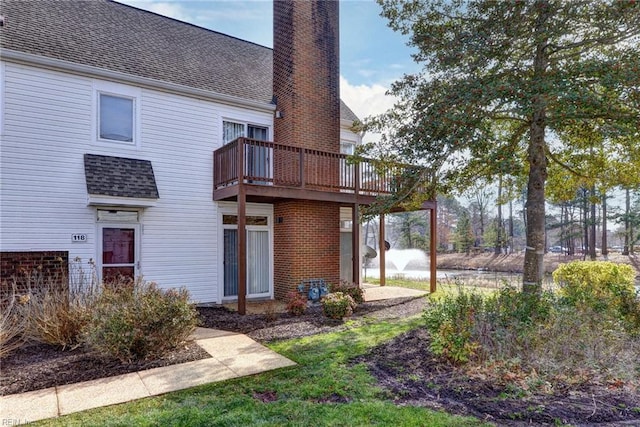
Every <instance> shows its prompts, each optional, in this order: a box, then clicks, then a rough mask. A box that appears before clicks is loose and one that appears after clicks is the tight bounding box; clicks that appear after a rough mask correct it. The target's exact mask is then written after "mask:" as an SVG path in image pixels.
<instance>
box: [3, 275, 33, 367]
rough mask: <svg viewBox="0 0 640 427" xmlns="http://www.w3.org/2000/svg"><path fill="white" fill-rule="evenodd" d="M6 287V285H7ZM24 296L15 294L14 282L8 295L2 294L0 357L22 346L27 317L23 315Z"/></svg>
mask: <svg viewBox="0 0 640 427" xmlns="http://www.w3.org/2000/svg"><path fill="white" fill-rule="evenodd" d="M7 288H8V287H7ZM26 302H27V301H26V298H20V296H17V295H16V287H15V284H14V285H13V286H12V288H11V291H10V293H9V294H8V295H2V301H1V303H0V304H1V305H0V307H1V308H2V313H1V314H0V357H4V356H7V355H8V354H9V353H11V352H12V351H14V350H16V349H18V348H20V347H22V345H23V344H24V341H25V336H24V329H25V322H26V319H27V317H26V316H25V315H24V303H26Z"/></svg>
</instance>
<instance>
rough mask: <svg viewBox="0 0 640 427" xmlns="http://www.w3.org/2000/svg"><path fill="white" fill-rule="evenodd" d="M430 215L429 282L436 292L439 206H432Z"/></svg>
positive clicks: (432, 289) (431, 288)
mask: <svg viewBox="0 0 640 427" xmlns="http://www.w3.org/2000/svg"><path fill="white" fill-rule="evenodd" d="M434 203H435V202H434ZM430 214H431V215H430V216H429V226H430V229H431V230H430V234H431V241H430V242H429V251H430V252H431V253H430V254H429V268H430V277H429V279H430V283H429V292H431V293H434V292H435V291H436V274H437V272H438V269H437V264H436V242H437V241H438V236H437V232H438V231H437V228H438V227H437V225H438V222H437V221H438V209H437V206H432V207H431V209H430Z"/></svg>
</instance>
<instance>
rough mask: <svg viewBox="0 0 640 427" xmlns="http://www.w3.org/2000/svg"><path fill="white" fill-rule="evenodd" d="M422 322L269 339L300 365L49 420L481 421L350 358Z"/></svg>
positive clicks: (142, 423) (79, 422) (177, 422)
mask: <svg viewBox="0 0 640 427" xmlns="http://www.w3.org/2000/svg"><path fill="white" fill-rule="evenodd" d="M419 323H420V318H419V317H414V318H412V319H408V320H404V321H402V322H394V323H389V322H375V323H374V322H371V323H368V324H366V325H365V326H361V327H358V328H354V329H349V330H347V331H344V332H339V333H330V334H322V335H315V336H312V337H306V338H300V339H294V340H288V341H283V342H278V343H275V344H272V345H270V347H271V348H272V349H273V350H275V351H277V352H278V353H280V354H283V355H284V356H286V357H288V358H290V359H292V360H294V361H295V362H297V363H298V366H294V367H291V368H285V369H281V370H277V371H272V372H266V373H263V374H260V375H255V376H251V377H244V378H238V379H234V380H229V381H225V382H220V383H214V384H209V385H205V386H200V387H196V388H192V389H188V390H183V391H180V392H175V393H169V394H166V395H163V396H159V397H154V398H148V399H142V400H138V401H135V402H131V403H126V404H122V405H116V406H111V407H106V408H99V409H95V410H90V411H86V412H82V413H78V414H72V415H69V416H65V417H62V418H59V419H53V420H45V421H42V422H40V423H37V424H35V425H39V426H42V425H51V426H88V425H91V426H98V425H99V426H243V427H244V426H259V425H263V426H370V425H382V426H386V425H389V426H399V425H402V426H454V425H455V426H479V425H486V424H483V423H481V422H480V421H478V420H475V419H472V418H462V417H458V416H452V415H449V414H446V413H442V412H435V411H431V410H428V409H425V408H417V407H408V406H403V407H400V406H396V405H394V404H393V403H392V402H391V401H390V400H389V399H388V396H385V393H384V392H383V391H382V390H381V389H379V388H378V387H377V386H376V385H375V382H374V379H373V378H372V376H371V375H369V373H368V372H367V370H366V368H365V367H364V365H355V366H350V365H349V359H350V358H352V357H354V356H357V355H360V354H363V353H366V352H367V350H368V349H369V348H371V347H374V346H376V345H377V344H379V343H381V342H384V341H386V340H389V339H391V338H393V337H395V336H396V335H398V334H401V333H403V332H405V331H407V330H409V329H410V328H412V327H415V326H417V325H418V324H419Z"/></svg>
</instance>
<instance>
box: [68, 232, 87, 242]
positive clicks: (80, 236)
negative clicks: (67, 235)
mask: <svg viewBox="0 0 640 427" xmlns="http://www.w3.org/2000/svg"><path fill="white" fill-rule="evenodd" d="M71 241H72V242H73V243H83V242H86V241H87V235H86V234H84V233H73V234H72V235H71Z"/></svg>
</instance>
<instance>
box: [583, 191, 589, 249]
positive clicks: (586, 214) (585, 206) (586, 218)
mask: <svg viewBox="0 0 640 427" xmlns="http://www.w3.org/2000/svg"><path fill="white" fill-rule="evenodd" d="M587 194H588V193H587V189H586V188H583V189H582V218H583V223H582V233H583V235H584V242H583V244H582V259H583V260H586V259H587V254H588V253H589V247H590V246H589V198H588V197H587Z"/></svg>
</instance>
